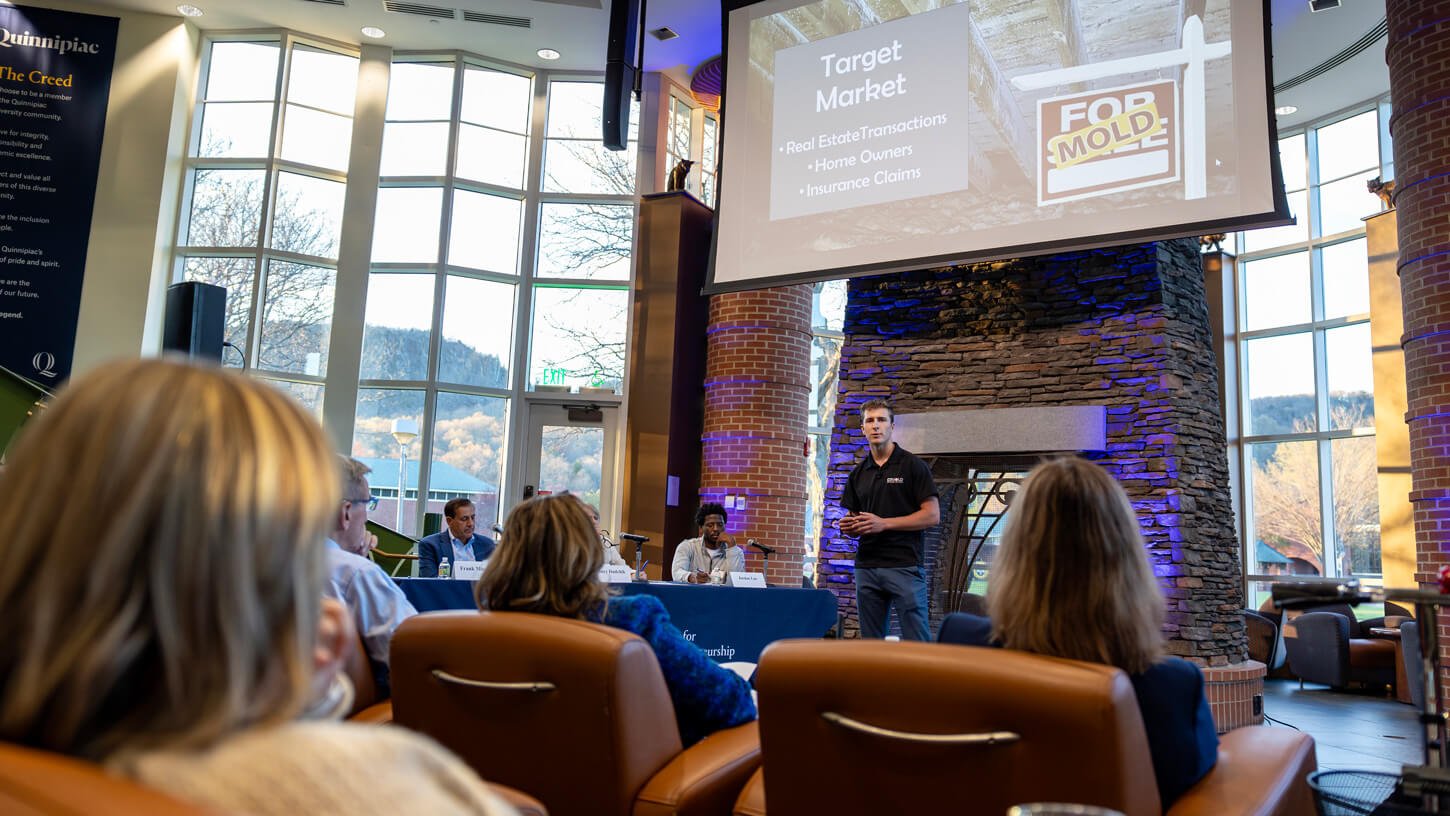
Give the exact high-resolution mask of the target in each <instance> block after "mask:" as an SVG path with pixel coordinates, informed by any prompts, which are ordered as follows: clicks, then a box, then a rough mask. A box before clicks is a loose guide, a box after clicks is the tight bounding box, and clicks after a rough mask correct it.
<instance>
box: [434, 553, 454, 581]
mask: <svg viewBox="0 0 1450 816" xmlns="http://www.w3.org/2000/svg"><path fill="white" fill-rule="evenodd" d="M438 577H439V578H452V577H453V568H452V567H450V566H449V565H448V559H447V558H445V559H443V560H442V561H439V562H438Z"/></svg>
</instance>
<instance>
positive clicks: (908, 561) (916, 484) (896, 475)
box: [841, 445, 937, 568]
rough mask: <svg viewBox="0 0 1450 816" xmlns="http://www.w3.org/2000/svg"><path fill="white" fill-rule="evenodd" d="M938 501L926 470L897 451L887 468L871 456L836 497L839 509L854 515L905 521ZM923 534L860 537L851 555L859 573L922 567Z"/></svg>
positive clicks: (903, 451)
mask: <svg viewBox="0 0 1450 816" xmlns="http://www.w3.org/2000/svg"><path fill="white" fill-rule="evenodd" d="M935 495H937V492H936V482H934V481H932V478H931V469H930V468H928V467H927V466H926V463H925V462H923V461H921V460H920V459H918V458H916V457H915V456H913V455H912V454H910V453H908V452H907V450H906V449H905V448H903V447H901V446H900V445H897V446H896V447H895V449H894V450H892V451H891V456H890V457H889V458H888V459H887V460H886V464H885V465H882V466H880V467H877V466H876V460H875V459H872V458H871V451H870V450H869V449H868V450H867V451H866V456H865V458H863V459H862V460H861V461H860V462H859V463H857V465H856V468H855V469H854V470H852V471H851V475H850V476H847V477H846V489H845V490H842V491H841V506H842V507H844V508H846V509H847V510H849V511H851V512H853V513H875V514H876V515H878V516H880V517H881V518H900V517H901V516H909V515H911V514H912V513H915V512H916V511H918V510H920V509H921V503H922V502H924V501H926V500H927V499H929V498H931V497H932V496H935ZM923 533H924V531H922V530H911V531H907V530H887V531H886V532H884V533H876V534H874V535H863V536H861V544H860V546H859V547H858V548H857V550H856V566H858V567H868V568H869V567H919V566H921V550H922V541H923V539H924V535H923Z"/></svg>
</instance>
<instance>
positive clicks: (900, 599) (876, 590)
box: [840, 400, 941, 640]
mask: <svg viewBox="0 0 1450 816" xmlns="http://www.w3.org/2000/svg"><path fill="white" fill-rule="evenodd" d="M895 429H896V426H895V414H893V413H892V410H891V406H889V405H887V404H886V403H885V402H884V401H883V400H870V401H869V402H867V403H865V404H864V405H862V406H861V433H862V434H863V435H864V436H865V437H866V442H867V444H869V445H870V446H871V447H870V451H869V452H868V453H867V455H866V456H865V457H864V458H862V459H861V462H860V463H859V464H857V465H856V468H855V469H854V470H852V471H851V475H850V476H848V477H847V478H846V488H845V490H843V491H842V492H841V506H842V507H844V508H845V509H846V511H847V515H846V516H845V517H843V518H842V519H841V522H840V527H841V532H843V533H845V534H846V535H848V536H851V537H852V538H858V539H860V545H859V546H858V547H857V549H856V613H857V616H858V618H859V619H860V622H861V637H863V638H880V637H885V636H886V623H887V619H888V615H889V614H890V609H891V607H892V606H895V607H896V616H897V618H899V619H900V620H901V636H902V638H904V639H905V640H929V639H930V637H931V635H930V633H929V632H928V629H927V601H926V573H925V570H924V569H923V567H922V539H923V536H922V531H923V530H925V529H926V528H928V527H934V526H936V525H937V523H939V522H940V521H941V507H940V505H939V503H938V502H937V492H936V483H935V482H933V481H932V478H931V470H930V469H929V468H927V466H926V463H925V462H922V461H921V460H920V459H918V458H916V457H915V456H913V455H912V454H910V453H908V452H907V451H906V449H905V448H902V447H901V446H900V445H898V444H896V443H895V442H892V441H891V434H892V432H893V431H895Z"/></svg>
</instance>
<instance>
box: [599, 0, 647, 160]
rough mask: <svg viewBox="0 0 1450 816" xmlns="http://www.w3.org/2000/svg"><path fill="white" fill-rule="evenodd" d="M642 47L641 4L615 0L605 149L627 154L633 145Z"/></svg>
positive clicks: (606, 81)
mask: <svg viewBox="0 0 1450 816" xmlns="http://www.w3.org/2000/svg"><path fill="white" fill-rule="evenodd" d="M638 44H639V0H613V2H612V3H611V5H610V8H609V46H608V49H607V50H606V51H605V55H604V56H605V63H604V146H605V147H607V148H609V149H610V150H623V149H624V148H625V147H626V146H627V145H628V142H629V103H630V94H632V93H633V92H634V76H635V73H636V72H637V71H638V70H639V66H637V65H635V64H634V62H635V54H636V53H638V51H637V46H638Z"/></svg>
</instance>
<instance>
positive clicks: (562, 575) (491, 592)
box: [475, 494, 755, 745]
mask: <svg viewBox="0 0 1450 816" xmlns="http://www.w3.org/2000/svg"><path fill="white" fill-rule="evenodd" d="M603 565H604V551H603V549H602V548H601V547H600V546H599V535H598V533H597V531H596V530H595V527H594V522H593V521H592V519H591V518H590V515H589V511H588V510H587V509H586V508H585V505H584V503H583V502H581V501H579V499H577V498H575V497H574V496H571V495H568V494H561V495H554V496H540V497H538V498H534V499H529V500H528V501H525V502H524V503H522V504H520V505H518V506H516V507H515V508H514V509H513V512H511V513H509V517H508V521H506V522H505V523H504V534H503V540H502V541H501V542H500V543H499V545H498V549H497V550H495V551H494V554H493V559H492V560H490V561H489V562H488V571H486V572H485V573H484V574H483V578H482V579H481V580H479V582H478V585H477V587H476V589H475V592H476V593H477V598H478V606H479V608H480V609H485V610H495V611H500V612H504V611H510V612H534V613H537V614H541V615H556V616H558V617H563V618H577V619H580V620H587V621H593V622H595V623H603V624H606V625H609V626H613V627H615V628H618V629H624V630H626V631H629V632H633V633H634V634H636V635H639V636H640V637H642V638H644V639H645V640H646V641H647V642H648V643H649V644H650V646H651V647H652V648H653V649H654V653H655V657H656V658H658V659H659V663H660V671H661V673H662V674H664V678H665V685H667V686H668V687H669V690H670V700H671V702H672V703H673V704H674V708H675V719H676V720H677V721H678V723H679V726H680V739H681V741H682V742H683V743H684V744H685V745H691V744H693V743H695V742H697V741H699V740H700V739H701V738H702V737H704V736H706V735H708V734H710V733H712V732H714V731H718V730H720V729H721V728H728V727H730V726H735V725H742V724H744V723H747V722H749V721H751V720H753V719H755V702H754V701H753V700H752V699H751V697H750V687H749V685H748V684H747V683H746V682H745V681H744V680H743V679H741V678H740V677H739V676H738V675H736V674H735V673H734V672H732V671H730V670H729V669H725V668H722V667H721V666H719V665H718V664H716V663H715V662H714V661H712V660H711V659H710V658H709V657H707V656H706V655H705V653H704V652H702V651H700V649H699V648H698V647H696V646H695V645H694V644H692V643H690V642H688V641H686V640H685V638H684V635H682V634H681V633H680V630H679V629H677V628H675V626H674V624H672V623H670V617H669V613H667V612H666V611H665V608H664V605H663V604H661V603H660V602H659V599H657V598H655V597H653V596H650V595H631V596H623V597H611V596H610V593H609V589H608V587H607V585H605V584H602V583H600V581H599V577H598V573H599V568H600V567H602V566H603Z"/></svg>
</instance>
